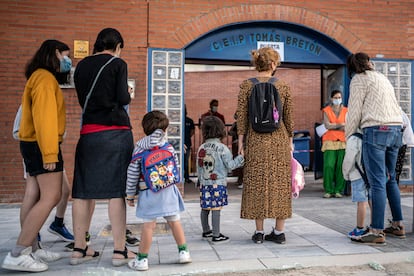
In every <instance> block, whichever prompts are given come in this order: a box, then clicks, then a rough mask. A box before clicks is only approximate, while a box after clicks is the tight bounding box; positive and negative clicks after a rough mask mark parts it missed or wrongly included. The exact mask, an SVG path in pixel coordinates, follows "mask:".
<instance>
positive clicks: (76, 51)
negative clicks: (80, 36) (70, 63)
mask: <svg viewBox="0 0 414 276" xmlns="http://www.w3.org/2000/svg"><path fill="white" fill-rule="evenodd" d="M87 56H89V41H88V40H75V41H74V42H73V57H74V58H85V57H87Z"/></svg>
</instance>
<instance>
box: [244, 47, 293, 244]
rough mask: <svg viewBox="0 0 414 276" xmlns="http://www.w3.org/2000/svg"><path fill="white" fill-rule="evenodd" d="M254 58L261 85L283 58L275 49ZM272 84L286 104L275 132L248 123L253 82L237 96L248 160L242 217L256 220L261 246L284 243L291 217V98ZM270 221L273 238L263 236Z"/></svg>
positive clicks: (256, 237)
mask: <svg viewBox="0 0 414 276" xmlns="http://www.w3.org/2000/svg"><path fill="white" fill-rule="evenodd" d="M252 58H253V62H254V65H255V67H256V70H257V71H258V73H257V76H256V78H257V79H258V80H259V81H261V82H266V81H268V80H269V79H270V78H271V77H272V76H273V75H274V73H275V71H276V68H277V66H278V65H279V64H280V56H279V54H278V53H277V52H276V51H275V50H273V49H272V48H261V49H259V50H254V51H252ZM273 84H274V85H275V86H276V88H277V90H278V92H279V95H280V99H281V102H282V104H283V114H282V121H281V122H280V126H279V128H278V129H277V130H276V131H274V132H271V133H258V132H255V131H254V130H253V129H252V126H251V124H250V122H249V119H248V117H249V114H248V101H249V96H250V94H251V91H252V88H253V83H252V81H251V80H244V81H243V82H242V83H241V84H240V92H239V96H238V105H237V126H238V131H237V133H238V135H239V153H240V154H243V155H244V157H245V165H244V171H243V172H244V177H243V185H244V186H243V195H242V204H241V213H240V217H241V218H243V219H254V220H255V222H256V231H255V233H254V235H253V236H252V240H253V241H254V242H255V243H262V242H263V239H264V240H268V241H273V242H276V243H284V242H285V235H284V226H285V219H287V218H290V217H291V216H292V194H291V166H290V161H291V154H292V153H291V151H292V148H293V138H292V137H293V118H292V113H293V111H292V98H291V93H290V88H289V86H288V85H287V84H286V83H284V82H283V81H281V80H276V81H275V82H274V83H273ZM244 136H245V137H246V139H245V144H244V145H243V142H242V141H243V137H244ZM267 218H271V219H275V220H276V221H275V227H274V229H273V231H272V232H271V233H270V234H268V235H264V229H263V224H264V219H267Z"/></svg>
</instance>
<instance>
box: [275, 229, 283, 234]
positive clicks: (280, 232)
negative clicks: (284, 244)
mask: <svg viewBox="0 0 414 276" xmlns="http://www.w3.org/2000/svg"><path fill="white" fill-rule="evenodd" d="M273 233H275V234H276V235H280V234H283V231H277V230H276V228H273Z"/></svg>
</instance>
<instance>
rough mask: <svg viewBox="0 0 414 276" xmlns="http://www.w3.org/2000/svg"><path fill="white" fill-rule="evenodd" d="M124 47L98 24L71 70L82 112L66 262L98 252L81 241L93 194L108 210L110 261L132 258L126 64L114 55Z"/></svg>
mask: <svg viewBox="0 0 414 276" xmlns="http://www.w3.org/2000/svg"><path fill="white" fill-rule="evenodd" d="M123 46H124V42H123V39H122V36H121V34H120V33H119V32H118V31H117V30H115V29H112V28H107V29H103V30H102V31H101V32H100V33H99V34H98V37H97V39H96V42H95V45H94V54H93V55H92V56H89V57H86V58H85V59H83V60H81V61H80V62H79V63H78V65H77V67H76V71H75V75H74V81H75V87H76V93H77V96H78V101H79V104H80V105H81V107H82V110H83V115H82V119H81V131H80V138H79V141H78V144H77V147H76V156H75V172H74V180H73V190H72V198H73V207H72V208H73V211H72V212H73V230H74V234H75V246H74V247H75V248H74V252H73V254H72V258H71V261H70V262H71V264H73V265H76V264H80V263H83V262H85V261H88V260H90V259H93V258H94V257H97V256H99V253H98V252H95V251H93V250H92V249H88V246H87V244H86V241H85V232H87V231H88V230H89V229H90V222H91V219H92V215H93V211H94V205H95V201H94V200H95V199H109V205H108V209H109V210H108V214H109V220H110V222H111V225H112V234H113V240H114V252H113V253H114V254H113V257H112V264H113V265H114V266H120V265H123V264H125V263H127V262H128V260H129V259H131V258H134V257H135V255H134V254H133V253H132V252H130V251H128V250H127V249H126V247H125V230H126V229H125V227H126V210H125V199H124V198H125V185H126V175H127V169H128V165H129V162H130V160H131V155H132V150H133V148H134V143H133V137H132V132H131V124H130V121H129V116H128V114H127V112H126V110H125V109H124V106H125V105H127V104H129V102H130V101H131V98H130V95H129V93H128V84H127V76H128V72H127V64H126V63H125V61H123V60H122V59H120V58H118V57H119V55H120V53H121V48H123ZM113 57H116V58H115V59H113V60H112V61H111V62H110V63H108V64H107V65H106V66H105V67H104V69H103V70H102V72H101V74H100V75H99V77H98V78H97V81H96V84H95V86H94V88H93V90H92V92H91V94H90V97H89V99H88V101H86V99H87V95H88V93H89V91H90V90H91V87H92V83H93V82H94V80H95V78H96V76H97V74H98V71H99V70H100V69H101V68H102V66H103V65H104V64H105V63H106V62H108V61H109V60H110V59H111V58H113ZM86 102H87V104H86Z"/></svg>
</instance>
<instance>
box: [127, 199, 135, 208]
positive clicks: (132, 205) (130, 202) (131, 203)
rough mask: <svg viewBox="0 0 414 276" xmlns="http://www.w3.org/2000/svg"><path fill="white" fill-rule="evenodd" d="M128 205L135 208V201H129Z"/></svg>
mask: <svg viewBox="0 0 414 276" xmlns="http://www.w3.org/2000/svg"><path fill="white" fill-rule="evenodd" d="M127 203H128V206H130V207H134V206H135V202H134V199H127Z"/></svg>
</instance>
